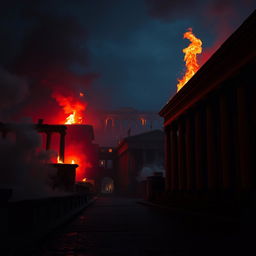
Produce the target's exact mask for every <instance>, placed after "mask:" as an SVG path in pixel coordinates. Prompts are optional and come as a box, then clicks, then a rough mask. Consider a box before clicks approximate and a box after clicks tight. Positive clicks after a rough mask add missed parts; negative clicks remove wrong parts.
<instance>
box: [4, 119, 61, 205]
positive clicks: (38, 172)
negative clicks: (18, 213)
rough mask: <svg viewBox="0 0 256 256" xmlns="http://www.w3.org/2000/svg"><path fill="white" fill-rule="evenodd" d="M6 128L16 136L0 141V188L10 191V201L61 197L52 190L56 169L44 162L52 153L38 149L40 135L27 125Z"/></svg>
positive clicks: (57, 192)
mask: <svg viewBox="0 0 256 256" xmlns="http://www.w3.org/2000/svg"><path fill="white" fill-rule="evenodd" d="M8 128H9V129H10V130H12V131H15V133H14V132H9V133H8V135H7V137H6V138H0V163H1V173H0V187H1V188H7V189H12V192H13V196H12V200H21V199H28V198H39V197H48V196H53V195H59V194H62V192H60V191H53V189H52V182H53V179H52V178H53V176H54V175H55V174H56V169H54V168H52V167H50V166H48V165H46V164H45V163H46V162H47V161H48V160H49V159H50V157H51V156H52V154H53V152H45V151H39V150H38V148H39V147H40V146H41V136H40V135H39V134H38V133H37V132H36V130H35V129H33V128H32V126H31V125H28V124H16V125H11V126H9V127H8Z"/></svg>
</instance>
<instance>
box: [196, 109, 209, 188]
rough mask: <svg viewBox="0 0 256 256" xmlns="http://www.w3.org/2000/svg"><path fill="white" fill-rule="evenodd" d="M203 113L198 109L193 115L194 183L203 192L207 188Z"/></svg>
mask: <svg viewBox="0 0 256 256" xmlns="http://www.w3.org/2000/svg"><path fill="white" fill-rule="evenodd" d="M204 121H205V120H204V112H203V110H202V109H201V108H199V109H198V110H197V111H196V113H195V176H196V177H195V181H196V189H197V190H198V191H200V190H203V189H204V188H206V186H207V179H206V177H205V176H206V170H205V168H206V166H205V163H206V152H205V150H206V149H205V137H206V134H205V123H204Z"/></svg>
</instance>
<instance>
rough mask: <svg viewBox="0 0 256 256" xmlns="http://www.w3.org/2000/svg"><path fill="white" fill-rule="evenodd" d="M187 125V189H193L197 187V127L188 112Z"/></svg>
mask: <svg viewBox="0 0 256 256" xmlns="http://www.w3.org/2000/svg"><path fill="white" fill-rule="evenodd" d="M185 125H186V135H185V141H186V171H187V190H193V189H195V159H194V156H195V137H194V136H195V135H194V133H195V129H194V122H193V117H192V116H191V114H187V118H186V123H185Z"/></svg>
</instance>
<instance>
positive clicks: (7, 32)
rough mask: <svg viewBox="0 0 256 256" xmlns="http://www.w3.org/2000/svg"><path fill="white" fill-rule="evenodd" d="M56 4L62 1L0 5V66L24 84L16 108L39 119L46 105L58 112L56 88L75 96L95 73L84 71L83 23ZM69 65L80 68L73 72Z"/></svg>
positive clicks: (19, 2) (85, 59)
mask: <svg viewBox="0 0 256 256" xmlns="http://www.w3.org/2000/svg"><path fill="white" fill-rule="evenodd" d="M66 2H68V1H66ZM79 2H80V1H77V3H79ZM61 4H64V5H65V3H64V1H29V0H25V1H22V2H21V1H10V2H8V3H6V4H4V5H3V6H1V7H2V9H1V14H2V16H1V17H0V21H1V25H2V26H1V27H0V36H1V38H4V40H3V41H1V42H2V43H1V45H0V46H1V47H0V56H1V57H2V59H1V64H2V66H4V67H5V68H6V69H8V70H10V71H11V72H12V73H15V74H18V75H21V76H23V77H26V79H27V81H28V82H29V86H30V96H29V97H28V98H27V99H26V101H25V102H24V103H23V104H21V105H20V106H19V109H21V112H22V114H24V115H29V116H35V115H37V116H42V117H44V116H46V115H47V113H49V110H48V107H49V106H51V108H52V111H53V113H54V111H55V112H57V111H59V109H58V108H59V107H58V105H57V104H56V102H55V101H54V100H53V99H52V98H51V94H52V93H53V92H54V91H55V90H58V91H59V92H60V93H64V94H65V93H67V94H68V95H72V94H77V93H78V92H79V91H81V90H82V91H83V90H87V89H88V88H89V87H90V84H91V83H92V81H93V80H94V79H96V78H97V77H98V74H95V73H88V72H86V69H87V67H88V63H89V52H88V49H87V46H86V43H87V35H88V33H87V31H86V26H84V25H81V24H80V22H79V21H78V19H77V18H76V17H75V16H73V15H72V14H68V13H62V12H61V11H59V9H60V7H61ZM4 13H5V14H6V15H3V14H4ZM74 66H79V67H81V68H82V69H83V72H80V73H77V72H76V70H74V69H72V67H74ZM18 112H19V111H18ZM48 115H49V114H48Z"/></svg>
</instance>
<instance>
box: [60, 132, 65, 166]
mask: <svg viewBox="0 0 256 256" xmlns="http://www.w3.org/2000/svg"><path fill="white" fill-rule="evenodd" d="M65 135H66V132H60V151H59V157H60V161H62V162H63V163H64V155H65Z"/></svg>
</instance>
